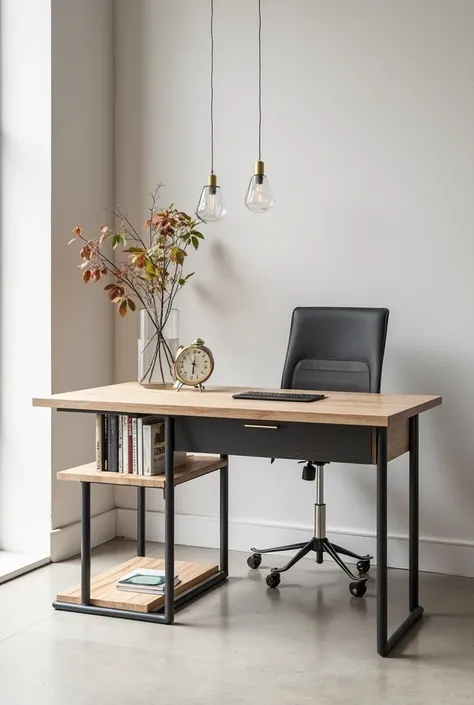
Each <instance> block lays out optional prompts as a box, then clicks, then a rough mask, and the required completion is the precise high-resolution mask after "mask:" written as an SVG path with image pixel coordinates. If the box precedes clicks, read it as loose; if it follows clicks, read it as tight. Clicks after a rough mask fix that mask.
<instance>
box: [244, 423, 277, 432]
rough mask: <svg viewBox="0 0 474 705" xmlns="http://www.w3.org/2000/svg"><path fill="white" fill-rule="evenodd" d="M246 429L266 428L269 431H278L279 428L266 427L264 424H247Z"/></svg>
mask: <svg viewBox="0 0 474 705" xmlns="http://www.w3.org/2000/svg"><path fill="white" fill-rule="evenodd" d="M244 427H245V428H266V429H268V430H269V431H277V430H278V426H264V425H263V424H257V423H246V424H244Z"/></svg>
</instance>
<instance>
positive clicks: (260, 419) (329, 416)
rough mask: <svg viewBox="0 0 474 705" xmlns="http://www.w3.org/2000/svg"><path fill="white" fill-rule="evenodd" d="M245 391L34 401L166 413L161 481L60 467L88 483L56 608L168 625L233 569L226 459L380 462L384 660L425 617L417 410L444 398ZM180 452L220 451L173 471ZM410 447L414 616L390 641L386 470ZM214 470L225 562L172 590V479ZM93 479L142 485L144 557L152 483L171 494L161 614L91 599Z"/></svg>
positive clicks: (133, 387)
mask: <svg viewBox="0 0 474 705" xmlns="http://www.w3.org/2000/svg"><path fill="white" fill-rule="evenodd" d="M245 389H248V388H245ZM238 391H245V390H244V389H237V388H232V387H214V388H209V389H207V390H206V391H205V392H203V393H200V392H199V391H197V390H185V389H183V390H181V391H180V392H179V393H178V392H176V391H175V390H173V389H162V390H156V389H155V390H154V389H146V388H144V387H141V386H140V385H139V384H138V383H135V382H129V383H125V384H115V385H110V386H107V387H98V388H95V389H86V390H81V391H75V392H69V393H64V394H55V395H52V396H49V397H47V398H42V399H34V401H33V403H34V405H35V406H43V407H51V408H55V409H58V410H62V411H75V412H94V413H100V412H104V413H107V412H109V413H118V414H138V415H140V414H142V415H146V414H156V415H160V416H163V417H164V419H165V442H166V454H165V473H164V477H163V476H158V477H151V478H143V477H138V476H132V475H125V476H124V475H120V474H119V473H107V472H97V470H95V468H94V466H93V464H91V465H90V466H85V467H82V468H74V469H72V470H65V471H62V472H60V473H58V477H59V478H60V479H65V480H77V481H80V482H81V485H82V522H83V527H82V548H81V587H80V590H76V592H75V593H74V595H73V594H72V593H70V595H71V597H70V601H68V598H67V597H65V598H63V599H64V600H65V601H56V602H55V603H54V606H55V608H56V609H63V610H70V611H77V612H87V613H91V614H106V615H108V616H115V617H125V618H128V619H142V620H146V621H154V622H163V623H166V624H170V623H172V622H173V621H174V611H175V606H181V605H182V604H185V603H186V602H187V601H189V600H190V599H193V598H195V597H196V596H197V595H198V594H201V593H202V592H205V591H207V590H208V589H211V588H213V587H215V585H217V584H218V583H220V582H222V581H224V580H225V579H226V578H227V575H228V456H229V455H244V456H260V457H267V458H288V459H299V460H308V459H318V458H320V459H324V461H326V462H346V463H363V464H373V465H376V466H377V650H378V653H379V654H380V655H381V656H387V655H388V654H389V653H390V651H391V650H392V649H393V648H394V646H395V645H396V644H398V642H399V641H400V639H401V638H402V637H403V636H404V635H405V634H406V633H407V632H408V631H409V629H410V628H411V627H412V626H413V624H414V623H415V622H416V621H417V620H418V619H419V618H420V617H421V615H422V613H423V608H422V607H421V606H420V605H419V598H418V574H419V565H418V543H419V528H418V526H419V415H420V414H421V413H423V412H425V411H428V410H429V409H432V408H434V407H436V406H438V405H440V404H441V397H439V396H425V395H396V394H358V393H344V392H327V398H326V399H324V400H322V401H318V402H315V403H301V402H275V401H261V400H259V401H251V400H245V399H238V400H237V399H233V398H232V394H234V393H235V392H238ZM275 391H281V390H275ZM291 391H295V390H291ZM175 450H178V451H179V450H181V451H187V452H195V453H213V454H217V456H218V457H217V458H215V457H214V458H213V459H209V460H205V459H199V458H195V459H194V460H191V464H192V465H193V467H188V466H183V467H182V468H176V469H175V468H174V467H173V452H174V451H175ZM405 453H408V454H409V600H408V607H409V613H408V616H407V617H406V618H405V620H404V621H403V622H402V623H401V624H400V626H399V627H398V628H397V629H396V630H395V632H394V633H393V634H392V635H391V636H390V637H389V636H388V627H387V611H388V601H387V588H388V579H387V577H388V576H387V470H388V463H389V461H390V460H392V459H394V458H397V457H399V456H401V455H404V454H405ZM216 470H218V471H219V472H220V566H219V568H217V567H216V566H204V567H201V568H199V569H198V568H196V566H193V565H192V564H188V565H187V566H183V571H184V572H186V571H188V573H189V575H188V573H186V575H188V577H189V580H187V582H185V584H184V585H182V586H181V587H180V588H177V589H175V588H174V585H173V576H174V543H175V535H174V496H175V485H177V484H179V483H180V482H183V481H187V479H192V478H193V477H198V476H199V475H202V474H206V473H207V472H212V471H216ZM269 472H271V469H269ZM94 482H101V483H104V482H105V483H110V484H128V485H136V486H137V488H138V489H137V492H138V509H137V535H138V552H137V553H138V556H144V555H145V487H147V486H148V487H160V488H161V489H163V490H164V496H165V559H164V564H163V565H164V567H165V571H166V576H167V580H166V591H165V596H164V597H162V598H160V599H161V602H157V601H156V599H155V601H154V602H153V604H152V607H153V609H154V610H156V609H157V608H158V607H163V604H164V610H163V613H157V612H156V611H147V609H148V608H149V607H150V604H148V605H147V606H143V605H142V606H140V609H142V608H143V611H136V610H137V609H139V608H138V607H137V605H136V604H135V605H133V610H135V611H133V610H132V609H128V608H127V605H126V604H125V605H123V606H122V607H121V609H117V608H116V607H107V606H103V605H107V604H109V603H108V602H107V599H106V598H105V597H104V598H103V599H102V601H101V599H97V600H94V599H93V600H92V603H91V580H90V559H91V546H90V485H91V483H94ZM136 560H137V559H134V561H136ZM145 560H151V559H145ZM130 563H133V562H130ZM154 567H156V566H154ZM129 569H130V566H129ZM114 579H115V578H114ZM107 580H109V583H108V584H110V581H111V580H112V578H111V577H110V576H108V578H107V577H106V578H104V579H103V580H102V582H101V581H100V580H99V583H100V585H102V588H101V589H103V590H104V589H105V588H104V585H106V583H107ZM100 585H99V587H97V588H96V589H97V590H99V588H100ZM178 593H180V594H178ZM97 594H98V595H99V592H97ZM99 596H100V595H99ZM73 600H74V601H73ZM94 602H95V604H94ZM112 604H115V603H113V602H112Z"/></svg>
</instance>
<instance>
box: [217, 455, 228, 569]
mask: <svg viewBox="0 0 474 705" xmlns="http://www.w3.org/2000/svg"><path fill="white" fill-rule="evenodd" d="M221 458H222V459H223V460H225V461H226V466H225V467H224V468H221V470H220V509H219V514H220V566H219V568H220V571H221V572H222V573H225V575H226V576H227V575H228V574H229V458H228V456H227V455H221Z"/></svg>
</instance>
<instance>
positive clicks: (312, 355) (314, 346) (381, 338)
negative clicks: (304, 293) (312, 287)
mask: <svg viewBox="0 0 474 705" xmlns="http://www.w3.org/2000/svg"><path fill="white" fill-rule="evenodd" d="M388 315H389V312H388V309H386V308H332V307H319V306H314V307H300V308H295V310H294V311H293V317H292V321H291V330H290V339H289V342H288V350H287V353H286V361H285V366H284V369H283V376H282V381H281V386H282V389H314V390H320V391H332V392H336V391H338V392H376V393H377V392H380V382H381V379H382V363H383V356H384V350H385V340H386V337H387V326H388Z"/></svg>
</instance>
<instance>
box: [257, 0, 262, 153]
mask: <svg viewBox="0 0 474 705" xmlns="http://www.w3.org/2000/svg"><path fill="white" fill-rule="evenodd" d="M261 160H262V0H258V161H261Z"/></svg>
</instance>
